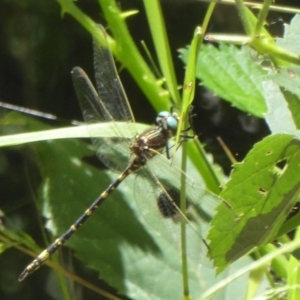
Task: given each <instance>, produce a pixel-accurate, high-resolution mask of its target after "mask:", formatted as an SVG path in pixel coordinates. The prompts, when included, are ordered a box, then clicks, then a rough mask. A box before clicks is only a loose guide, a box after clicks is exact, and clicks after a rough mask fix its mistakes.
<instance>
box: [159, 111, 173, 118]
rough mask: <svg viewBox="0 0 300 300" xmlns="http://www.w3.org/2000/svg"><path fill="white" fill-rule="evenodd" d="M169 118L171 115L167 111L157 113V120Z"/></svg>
mask: <svg viewBox="0 0 300 300" xmlns="http://www.w3.org/2000/svg"><path fill="white" fill-rule="evenodd" d="M170 116H171V114H170V112H169V111H161V112H160V113H158V115H157V118H164V119H167V118H168V117H170Z"/></svg>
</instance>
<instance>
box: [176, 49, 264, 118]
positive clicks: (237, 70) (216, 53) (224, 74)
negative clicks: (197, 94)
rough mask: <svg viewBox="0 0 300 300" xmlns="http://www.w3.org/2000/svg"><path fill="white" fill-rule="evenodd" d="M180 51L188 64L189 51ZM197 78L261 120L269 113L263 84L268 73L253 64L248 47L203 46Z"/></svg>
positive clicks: (213, 90) (219, 94) (222, 96)
mask: <svg viewBox="0 0 300 300" xmlns="http://www.w3.org/2000/svg"><path fill="white" fill-rule="evenodd" d="M180 52H181V56H182V59H183V61H185V62H186V57H187V50H186V49H185V50H181V51H180ZM196 77H197V78H198V79H200V80H201V81H202V83H203V85H204V86H205V87H207V88H208V89H209V90H211V91H212V92H213V93H215V94H217V95H218V96H220V97H221V98H223V99H225V100H227V101H228V102H230V103H231V104H232V105H233V106H235V107H237V108H238V109H240V110H243V111H245V112H247V113H250V114H252V115H254V116H257V117H260V118H261V117H263V114H264V113H265V112H266V105H265V102H264V98H263V91H262V87H261V82H262V81H263V80H265V79H266V78H267V73H266V71H264V70H263V69H262V68H261V67H259V66H258V65H256V64H255V63H254V62H253V60H252V59H251V56H250V52H249V48H248V47H242V48H240V49H238V48H237V47H235V46H232V45H230V46H227V45H225V44H222V45H220V49H218V48H216V47H214V46H212V45H202V46H201V49H200V52H199V57H198V64H197V70H196Z"/></svg>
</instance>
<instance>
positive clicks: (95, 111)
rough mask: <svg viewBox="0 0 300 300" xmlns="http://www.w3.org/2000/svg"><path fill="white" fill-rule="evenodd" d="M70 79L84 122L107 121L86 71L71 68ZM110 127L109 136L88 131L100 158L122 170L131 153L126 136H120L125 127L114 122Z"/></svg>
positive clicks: (111, 166)
mask: <svg viewBox="0 0 300 300" xmlns="http://www.w3.org/2000/svg"><path fill="white" fill-rule="evenodd" d="M72 79H73V83H74V87H75V91H76V94H77V98H78V101H79V104H80V106H81V110H82V113H83V117H84V120H85V122H86V123H87V124H93V123H98V122H108V121H107V114H106V108H105V106H103V103H102V102H101V101H100V99H99V96H98V94H97V92H96V90H95V88H94V86H93V85H92V83H91V81H90V79H89V78H88V76H87V75H86V73H85V72H84V71H83V70H82V69H81V68H79V67H75V68H74V69H73V70H72ZM111 128H112V129H111V131H112V135H113V136H112V137H111V138H101V137H100V136H101V133H100V134H99V137H97V136H95V133H94V131H93V132H90V130H89V127H88V130H89V132H90V133H91V138H92V141H93V144H94V145H95V148H96V151H97V155H98V157H99V158H100V160H101V161H102V162H103V163H104V164H105V165H106V166H107V167H109V168H111V169H114V170H117V171H120V170H122V171H123V170H124V169H125V168H126V167H127V165H128V161H129V159H130V155H131V153H130V149H129V147H128V138H122V136H124V132H122V130H123V128H126V127H125V126H117V125H116V123H115V122H114V123H112V127H111Z"/></svg>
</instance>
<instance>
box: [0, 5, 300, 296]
mask: <svg viewBox="0 0 300 300" xmlns="http://www.w3.org/2000/svg"><path fill="white" fill-rule="evenodd" d="M57 2H58V3H59V4H60V5H61V9H62V12H63V13H65V14H66V13H68V14H70V15H71V16H72V17H74V18H75V19H76V20H77V21H78V22H79V23H80V24H81V25H82V26H83V27H84V28H85V29H86V30H88V31H89V32H90V33H91V34H92V35H93V36H94V37H95V39H96V40H97V41H99V42H100V43H101V35H99V34H98V32H97V26H96V25H95V23H94V22H93V21H92V19H90V18H89V17H88V16H87V15H85V14H84V13H83V12H82V11H80V10H79V9H78V7H77V6H76V4H75V3H74V2H73V1H70V0H58V1H57ZM98 2H99V4H100V6H101V8H102V13H103V14H104V15H105V18H106V21H107V23H108V26H109V29H110V31H111V32H112V34H113V37H114V39H113V38H112V37H110V36H108V41H109V43H110V47H111V49H112V51H113V53H114V55H115V57H116V59H118V60H119V61H120V62H121V63H122V65H123V66H124V67H125V68H127V69H128V71H129V72H130V74H131V75H132V77H133V78H134V79H135V80H136V82H137V84H138V85H139V86H140V88H141V90H142V91H143V92H144V94H145V95H146V96H147V98H148V99H149V101H150V102H151V104H152V106H153V107H155V109H157V110H159V111H160V110H168V108H169V106H170V105H171V104H172V102H173V103H176V104H177V105H180V95H179V93H178V90H177V86H178V83H177V82H176V76H175V74H174V68H173V65H172V60H171V59H166V57H167V58H170V57H171V54H170V53H169V49H170V47H169V45H168V41H167V35H166V34H165V30H164V22H163V18H162V14H161V11H160V6H159V2H158V1H153V2H155V5H152V6H148V5H147V4H145V8H146V12H147V15H148V18H149V19H148V21H149V23H150V27H151V30H152V35H153V36H154V37H155V48H156V52H157V53H158V54H159V53H160V54H161V55H158V59H159V61H160V69H161V70H162V72H163V77H164V79H165V81H164V80H160V81H158V80H157V78H156V77H155V76H154V74H153V72H152V71H151V68H149V66H148V65H147V63H146V62H145V60H144V59H143V58H142V56H141V55H140V53H139V51H138V48H137V47H136V46H135V44H134V42H133V40H132V38H131V36H130V34H129V31H128V29H127V27H126V25H125V20H126V18H127V17H128V16H130V15H132V14H133V13H135V12H134V11H131V12H127V13H125V12H121V11H120V8H119V7H118V6H117V5H116V3H115V2H114V1H108V0H106V1H100V0H99V1H98ZM145 3H147V1H145ZM237 3H238V4H239V5H238V6H237V7H238V9H239V13H240V15H241V18H242V20H243V25H244V26H245V29H246V32H247V34H248V36H247V38H248V43H247V44H243V46H241V47H237V46H234V45H232V44H231V45H224V44H222V45H220V46H219V47H216V46H212V45H203V44H202V42H203V38H204V32H203V31H202V33H201V34H200V38H199V30H197V31H196V32H197V33H196V35H195V36H196V37H195V38H194V40H193V42H192V45H193V46H192V48H191V49H192V50H191V52H189V51H188V50H187V49H184V50H181V58H182V59H183V61H184V62H185V63H186V64H187V65H188V72H189V73H188V75H187V77H186V81H185V82H184V83H183V87H184V94H185V96H184V97H186V100H185V101H186V102H187V103H188V102H189V100H190V98H191V97H192V96H193V94H194V87H195V84H194V79H193V74H194V72H195V73H196V74H195V75H196V77H197V78H198V79H200V80H201V82H202V84H203V85H204V86H206V88H208V89H209V90H211V91H212V92H213V93H215V94H217V95H219V96H220V97H222V98H223V99H224V100H226V101H228V102H230V103H231V104H232V106H234V107H236V108H238V109H240V110H242V111H244V112H247V113H249V114H251V115H254V116H258V117H261V118H265V120H266V122H267V124H268V126H269V129H270V131H271V135H269V136H268V137H266V138H264V139H263V140H262V141H260V142H259V143H257V144H256V145H255V146H254V147H253V148H252V149H251V150H250V151H249V153H248V154H247V156H246V157H245V159H244V160H243V161H242V162H239V163H235V164H234V166H233V171H232V173H231V175H230V178H228V181H227V182H226V183H225V185H224V187H223V189H222V191H221V193H220V195H219V196H220V197H221V198H222V199H223V201H224V202H223V203H222V205H220V207H219V208H218V209H217V212H216V214H215V216H214V219H213V220H212V222H211V226H212V227H211V230H210V232H209V234H208V237H207V239H208V241H209V247H210V251H209V257H210V258H211V259H212V260H213V263H214V265H215V267H216V270H217V272H218V273H220V272H221V273H220V274H219V275H215V271H214V269H206V267H204V266H200V265H199V264H198V263H197V262H195V261H193V260H190V259H189V258H188V261H189V270H188V271H186V274H182V272H183V273H184V272H185V271H182V269H181V260H180V259H181V257H180V252H179V251H178V249H176V247H173V245H171V244H170V243H169V242H168V241H166V240H165V239H164V238H162V237H161V236H160V234H159V232H157V230H155V229H153V226H151V225H150V226H149V224H147V223H146V222H145V221H144V219H143V218H142V216H140V214H139V210H138V209H137V207H136V205H135V203H133V199H134V195H133V192H132V190H133V189H132V185H133V182H132V180H130V178H128V179H126V180H125V181H124V183H122V185H121V188H120V190H119V189H118V191H115V192H114V194H113V195H111V196H110V197H109V200H107V201H106V202H105V204H104V205H103V206H102V207H101V209H99V211H97V212H96V213H95V216H93V217H92V218H91V220H89V221H88V223H87V224H86V225H85V226H84V227H83V228H82V229H80V231H78V233H76V234H75V235H74V237H73V238H72V239H71V240H70V242H68V244H67V246H68V247H70V248H71V249H72V250H74V253H75V255H76V257H77V258H78V259H79V260H80V261H82V262H83V263H84V264H85V265H86V266H88V267H89V268H90V269H92V270H94V271H96V274H97V275H96V276H98V277H101V278H102V279H104V280H105V282H106V283H108V284H109V285H110V286H111V287H113V288H114V289H115V290H116V294H117V295H113V294H105V296H104V297H106V298H109V299H117V297H118V294H121V295H126V296H127V297H129V298H131V299H181V298H182V294H183V292H182V290H183V288H182V286H181V284H180V283H181V282H182V277H183V278H184V282H185V283H184V289H185V292H186V293H187V290H189V294H190V295H192V297H193V298H196V299H198V298H199V299H208V298H211V297H214V299H225V298H226V297H227V298H230V299H252V298H254V296H255V295H257V294H259V293H262V291H263V293H265V294H266V295H267V292H266V291H265V290H263V289H268V292H273V293H274V294H275V295H279V296H281V295H282V294H284V295H287V297H288V298H289V299H298V298H299V287H298V286H297V284H298V282H299V271H298V268H299V266H298V261H297V260H295V257H296V254H297V253H296V252H295V254H294V255H295V257H294V256H293V255H292V254H290V255H289V256H288V257H285V256H283V254H284V253H289V251H291V250H294V249H296V248H297V247H299V233H298V232H299V231H298V225H299V221H298V219H299V217H298V215H297V214H296V215H295V216H293V217H291V219H290V220H289V221H287V222H285V221H286V219H287V218H288V216H289V214H290V212H291V211H292V210H293V208H294V206H295V205H296V203H297V200H298V197H299V196H298V195H299V182H300V175H299V174H300V172H299V170H298V168H299V166H300V161H299V159H300V158H299V153H298V151H299V150H298V149H299V124H300V121H299V110H298V108H299V96H300V93H299V74H300V71H299V67H298V65H299V64H300V59H299V53H297V51H299V49H298V48H299V47H296V46H295V45H294V43H293V37H294V36H297V33H298V32H299V30H300V28H299V23H300V21H299V19H300V18H299V16H298V15H296V16H295V17H294V18H293V20H292V22H291V24H290V25H288V26H286V32H285V35H284V37H283V38H282V39H279V40H278V41H277V42H276V43H275V42H274V40H273V39H272V40H271V41H270V35H268V33H267V32H266V30H265V29H264V28H263V27H262V25H261V27H260V26H259V24H263V22H262V21H264V20H263V18H264V15H263V14H262V13H261V14H260V15H259V17H258V19H257V18H256V17H254V16H253V14H251V12H250V11H249V10H247V8H246V7H244V6H243V5H242V1H237ZM267 3H268V1H265V6H264V8H263V10H262V11H264V10H266V9H267V10H268V8H269V6H268V4H267ZM212 7H214V4H211V5H210V8H212ZM154 20H159V22H157V21H154ZM202 29H203V28H202ZM204 29H205V28H204ZM229 37H230V36H229ZM198 47H200V51H199V57H198V64H197V66H196V68H194V61H195V57H193V55H190V53H195V49H198ZM129 54H130V55H129ZM191 66H192V67H191ZM145 79H147V80H145ZM164 82H166V85H165V84H164ZM190 86H191V87H192V88H191V89H190V90H189V89H188V87H190ZM166 91H168V92H166ZM188 104H189V103H188ZM188 106H189V105H187V104H185V105H184V108H183V111H181V116H182V118H183V117H184V116H187V115H188V109H189V107H188ZM2 122H3V124H4V125H5V128H10V127H9V126H20V127H21V128H22V129H25V130H26V131H27V132H30V133H29V135H22V136H20V135H19V136H14V135H11V136H10V135H8V136H6V137H3V138H1V139H0V146H7V145H10V146H12V145H16V144H20V145H21V146H18V147H21V148H20V149H23V148H22V147H23V146H22V145H24V144H25V143H27V142H28V141H29V140H28V139H27V138H28V137H29V138H30V139H31V141H37V140H46V139H49V138H50V135H49V134H50V131H49V132H48V131H46V130H47V129H48V128H47V127H45V125H42V124H40V123H39V122H37V121H34V120H31V119H30V118H28V117H25V116H23V115H17V114H11V115H9V116H7V117H6V118H5V119H3V120H2ZM138 126H139V127H138V128H139V129H141V128H142V125H138ZM37 130H43V131H42V132H39V133H34V132H33V131H37ZM44 130H45V131H44ZM64 130H66V131H63V132H62V131H60V133H59V132H58V131H55V132H53V135H54V138H56V139H58V138H66V137H68V138H70V137H74V136H75V135H76V134H77V136H76V137H78V136H79V133H78V132H77V133H75V130H74V129H64ZM108 130H109V128H106V131H105V132H106V134H108ZM32 132H33V133H32ZM103 132H104V131H103ZM81 134H82V136H86V135H85V133H84V132H81ZM188 148H189V149H188V151H187V152H188V154H189V161H188V163H189V165H191V166H192V167H191V168H187V172H188V175H190V176H191V177H193V180H195V181H196V180H200V179H199V177H200V175H201V176H202V179H203V184H204V183H205V184H206V187H207V188H208V189H210V190H211V191H212V192H214V193H215V194H217V193H218V186H219V185H220V182H219V181H218V179H217V178H219V177H220V176H219V174H216V172H215V168H214V166H212V164H211V163H210V162H209V160H208V157H207V155H206V154H205V153H203V149H202V147H201V145H200V144H199V143H197V142H195V143H193V144H192V143H190V144H189V146H188ZM30 151H32V153H34V159H35V161H36V162H37V168H38V170H39V173H40V176H41V185H40V187H39V195H38V196H39V197H38V201H37V207H38V210H39V211H41V212H42V215H43V216H44V217H45V218H46V219H47V220H48V221H47V224H46V227H47V228H48V229H49V230H50V231H51V233H52V234H53V235H54V236H57V235H59V234H61V233H63V232H64V231H65V230H66V229H67V228H68V227H69V226H70V224H72V223H73V222H74V220H75V219H76V217H78V216H79V215H80V214H81V213H82V212H83V211H84V210H85V209H86V208H87V207H88V206H89V205H90V203H91V202H92V201H93V199H95V198H96V197H97V196H98V194H99V193H100V192H101V191H103V190H104V189H105V188H106V187H107V186H108V185H109V184H110V183H111V182H112V180H114V179H115V176H116V175H115V174H114V173H112V172H110V171H104V170H99V169H98V168H96V167H95V166H93V165H91V164H90V163H89V162H88V161H86V160H85V157H87V156H90V155H92V153H93V151H92V150H91V149H90V147H89V146H88V144H86V143H85V142H84V141H82V140H77V139H72V140H57V141H55V140H52V138H51V140H49V141H42V142H35V143H32V144H30ZM184 151H185V150H183V153H184ZM179 153H180V151H179ZM200 166H201V167H200ZM222 175H223V178H224V174H222ZM200 200H201V199H199V201H200ZM224 203H225V205H224ZM154 227H155V226H154ZM292 230H295V235H294V238H293V241H292V242H291V241H290V240H291V239H292V238H290V236H288V235H287V233H288V232H291V231H292ZM279 232H280V236H279ZM274 239H278V240H279V241H281V242H282V243H286V245H285V246H284V247H282V248H281V249H276V247H274V246H272V245H270V244H268V243H270V242H272V241H273V240H274ZM0 241H1V245H0V246H1V247H0V251H1V252H2V255H4V254H5V252H7V251H9V250H8V249H9V246H14V245H15V244H23V245H25V246H26V247H27V248H28V249H30V250H32V251H34V252H35V254H36V253H38V252H39V250H40V249H39V247H37V246H36V243H35V242H34V241H33V239H32V238H31V237H30V236H28V235H26V234H25V233H22V232H20V231H18V232H14V230H12V229H11V228H9V227H8V228H5V229H3V230H2V231H1V235H0ZM187 246H189V244H187ZM17 247H19V249H20V250H22V251H24V252H25V251H26V250H24V249H25V247H24V246H20V245H17ZM250 251H252V252H251V258H250V256H245V255H246V254H247V253H248V252H250ZM242 256H243V258H241V257H242ZM239 258H241V259H239ZM238 259H239V260H238ZM251 259H256V260H257V261H256V262H255V263H252V264H250V262H251ZM268 263H271V266H272V272H274V273H275V274H276V276H274V277H273V276H272V275H271V274H270V273H271V272H270V271H269V269H268V267H267V264H268ZM50 265H51V266H52V267H53V268H54V269H56V270H59V271H61V268H60V267H58V260H57V258H56V259H54V262H52V263H51V264H50ZM287 266H290V268H289V267H287ZM291 267H293V268H291ZM294 270H297V272H294ZM38 272H39V271H38ZM71 273H72V272H71ZM74 273H75V272H74ZM295 273H296V274H295ZM32 276H39V275H36V274H33V275H32ZM69 276H70V277H71V279H73V280H74V281H79V279H78V278H77V277H76V276H75V274H71V275H70V274H69ZM275 277H277V278H279V279H280V280H278V279H277V281H278V282H279V284H280V285H281V286H280V288H281V289H280V290H279V289H276V288H274V286H275V285H276V284H277V282H276V280H275ZM35 278H37V277H35ZM58 278H59V282H60V286H61V289H62V290H63V291H64V292H63V293H64V296H63V297H64V299H70V298H72V295H71V294H70V292H69V290H68V287H67V284H66V282H65V281H64V279H62V277H59V275H58ZM48 280H49V279H48ZM235 280H237V281H235ZM255 281H256V282H258V283H259V284H258V283H256V284H254V283H253V282H255ZM186 282H188V284H187V283H186ZM24 284H26V283H24ZM81 284H83V285H86V286H87V285H88V283H87V282H86V281H82V280H81ZM260 285H261V286H262V288H261V289H260ZM90 288H91V289H93V290H94V291H96V292H97V293H100V294H101V293H102V291H99V290H97V289H96V287H95V285H94V286H92V287H91V286H90ZM276 293H278V294H276ZM279 296H278V297H279ZM55 297H62V296H57V295H56V296H55ZM185 297H186V298H188V295H185ZM74 299H75V298H74Z"/></svg>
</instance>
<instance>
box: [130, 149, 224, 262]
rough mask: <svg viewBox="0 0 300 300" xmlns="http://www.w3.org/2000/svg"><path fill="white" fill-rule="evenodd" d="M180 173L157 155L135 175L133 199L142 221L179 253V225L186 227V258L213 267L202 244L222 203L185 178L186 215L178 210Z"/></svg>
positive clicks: (205, 245) (204, 245) (204, 243)
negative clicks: (216, 209)
mask: <svg viewBox="0 0 300 300" xmlns="http://www.w3.org/2000/svg"><path fill="white" fill-rule="evenodd" d="M181 174H182V172H181V171H180V170H179V169H177V168H176V167H175V166H172V165H171V164H170V161H168V160H167V159H166V158H165V157H163V156H162V155H157V156H155V157H154V158H152V159H151V160H149V161H148V162H147V168H143V169H141V170H140V171H138V176H137V177H136V182H135V199H136V202H137V206H138V208H139V210H140V211H141V213H142V215H143V217H144V218H145V220H146V221H147V222H148V223H149V224H150V225H151V226H152V227H153V228H154V229H155V230H156V231H157V232H158V233H159V234H160V235H161V236H163V237H164V238H165V239H166V240H168V241H170V242H171V243H173V244H175V245H176V247H178V249H180V243H181V232H180V223H181V221H183V222H185V223H186V225H187V226H186V236H187V255H188V256H189V257H190V258H192V259H193V260H194V261H196V262H197V263H201V264H203V265H205V266H212V262H211V261H210V260H209V258H207V252H208V247H207V243H206V241H205V238H206V236H207V233H208V230H209V229H210V221H211V219H212V216H213V215H214V213H215V212H214V211H215V208H216V207H217V205H219V204H220V203H221V199H219V198H218V197H217V196H215V195H213V194H212V193H210V192H209V191H207V190H206V189H205V188H204V187H203V186H199V185H197V184H196V183H195V182H193V181H192V180H190V179H189V178H187V177H186V176H185V182H186V199H187V203H188V206H187V211H186V217H184V216H183V214H182V213H181V211H180V209H179V208H178V205H179V200H180V178H181Z"/></svg>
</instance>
